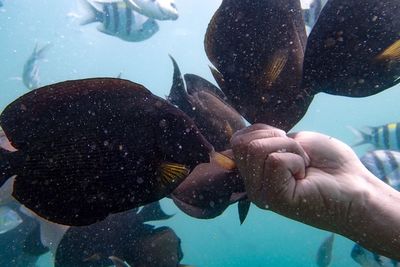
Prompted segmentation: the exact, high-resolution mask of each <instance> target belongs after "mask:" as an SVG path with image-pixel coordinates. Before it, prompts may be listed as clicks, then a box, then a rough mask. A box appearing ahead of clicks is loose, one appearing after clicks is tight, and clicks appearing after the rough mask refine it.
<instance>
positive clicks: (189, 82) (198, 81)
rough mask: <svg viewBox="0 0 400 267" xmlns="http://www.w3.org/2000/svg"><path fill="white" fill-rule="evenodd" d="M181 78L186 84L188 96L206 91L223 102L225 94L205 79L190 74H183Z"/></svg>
mask: <svg viewBox="0 0 400 267" xmlns="http://www.w3.org/2000/svg"><path fill="white" fill-rule="evenodd" d="M183 77H184V79H185V83H186V90H187V92H188V93H189V94H190V95H192V94H194V93H197V92H201V91H206V92H211V93H212V94H213V95H216V96H218V97H219V98H221V99H223V100H226V96H225V94H224V93H223V92H222V91H221V90H220V89H219V88H218V87H216V86H215V85H214V84H212V83H210V82H209V81H207V80H206V79H203V78H202V77H200V76H198V75H195V74H190V73H187V74H185V75H184V76H183Z"/></svg>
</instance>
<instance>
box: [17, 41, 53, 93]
mask: <svg viewBox="0 0 400 267" xmlns="http://www.w3.org/2000/svg"><path fill="white" fill-rule="evenodd" d="M49 47H50V44H46V45H44V46H42V47H41V48H39V46H38V45H37V44H36V45H35V48H34V49H33V52H32V54H31V55H30V57H29V58H28V60H27V61H26V62H25V65H24V69H23V72H22V81H23V83H24V85H25V86H26V88H28V89H29V90H33V89H36V88H38V87H39V85H40V77H39V61H40V60H43V59H44V56H45V54H46V52H47V50H48V48H49Z"/></svg>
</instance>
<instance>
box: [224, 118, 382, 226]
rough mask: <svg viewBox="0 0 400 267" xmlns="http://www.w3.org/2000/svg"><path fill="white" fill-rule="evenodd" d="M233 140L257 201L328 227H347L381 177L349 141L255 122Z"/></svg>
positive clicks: (288, 214)
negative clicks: (366, 165)
mask: <svg viewBox="0 0 400 267" xmlns="http://www.w3.org/2000/svg"><path fill="white" fill-rule="evenodd" d="M231 144H232V149H233V151H234V154H235V160H236V162H237V165H238V168H239V170H240V172H241V174H242V176H243V177H244V181H245V186H246V191H247V194H248V197H249V199H250V200H251V201H252V202H253V203H255V204H256V205H257V206H258V207H260V208H263V209H270V210H272V211H274V212H277V213H279V214H281V215H284V216H286V217H289V218H292V219H295V220H298V221H301V222H304V223H307V224H310V225H313V226H315V227H318V228H322V229H325V230H329V231H333V232H339V233H341V232H343V229H345V228H346V227H348V226H347V224H348V222H349V220H352V218H354V217H355V216H358V215H359V213H360V212H363V209H364V208H365V207H364V206H363V205H362V204H359V203H360V202H362V201H363V200H364V199H365V197H366V195H367V194H368V193H366V192H369V188H370V187H371V186H372V187H373V184H374V183H375V182H376V181H375V180H374V179H372V178H371V174H370V173H369V172H368V171H367V170H366V168H365V167H364V166H363V165H362V163H361V162H360V161H359V159H358V157H357V155H356V154H355V153H354V152H353V151H352V149H351V148H350V147H349V146H347V145H346V144H344V143H342V142H340V141H339V140H337V139H335V138H332V137H329V136H326V135H323V134H318V133H313V132H300V133H296V134H290V135H286V133H285V132H283V131H281V130H279V129H276V128H273V127H270V126H267V125H262V124H255V125H252V126H250V127H248V128H246V129H244V130H241V131H239V132H237V133H236V134H235V135H234V136H233V137H232V140H231Z"/></svg>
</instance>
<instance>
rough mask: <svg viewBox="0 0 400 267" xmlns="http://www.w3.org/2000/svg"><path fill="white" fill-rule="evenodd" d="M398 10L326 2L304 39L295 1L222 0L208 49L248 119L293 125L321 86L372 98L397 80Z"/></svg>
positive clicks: (344, 0) (384, 4)
mask: <svg viewBox="0 0 400 267" xmlns="http://www.w3.org/2000/svg"><path fill="white" fill-rule="evenodd" d="M354 10H357V14H353V13H354V12H353V11H354ZM399 12H400V3H399V2H398V1H391V0H384V1H381V0H367V1H365V0H355V1H348V0H334V1H333V0H329V1H328V2H327V4H326V5H325V7H324V8H323V9H322V11H321V14H320V16H319V18H318V20H317V22H316V24H315V25H314V27H313V29H312V31H311V33H310V36H309V37H308V39H307V35H306V31H305V24H304V20H303V16H302V10H301V6H300V1H298V0H288V1H281V0H271V1H251V0H223V1H222V4H221V6H220V7H219V8H218V10H217V11H216V13H215V14H214V16H213V18H212V20H211V21H210V23H209V25H208V28H207V33H206V36H205V41H204V42H205V50H206V54H207V56H208V58H209V59H210V61H211V62H212V64H213V66H214V68H213V69H212V73H213V75H214V77H215V79H216V81H217V83H218V85H219V87H220V88H221V90H222V91H223V92H224V93H225V94H226V96H227V97H228V100H229V101H230V103H232V105H233V107H234V108H235V109H236V110H238V112H239V113H240V114H241V115H242V116H243V117H244V118H245V119H246V120H247V121H248V122H250V123H257V122H259V123H265V124H269V125H272V126H275V127H278V128H280V129H283V130H286V131H288V130H290V129H291V128H292V127H293V126H294V125H295V124H296V123H297V122H298V121H299V120H300V119H301V118H302V117H303V116H304V114H305V113H306V111H307V109H308V107H309V105H310V103H311V101H312V99H313V97H314V95H316V94H317V93H319V92H326V93H330V94H336V95H345V96H350V97H361V96H370V95H373V94H376V93H378V92H381V91H383V90H385V89H387V88H390V87H392V86H394V85H395V84H397V83H398V82H400V78H399V77H400V40H399V36H398V32H399V31H400V16H398V14H399ZM360 44H362V45H360Z"/></svg>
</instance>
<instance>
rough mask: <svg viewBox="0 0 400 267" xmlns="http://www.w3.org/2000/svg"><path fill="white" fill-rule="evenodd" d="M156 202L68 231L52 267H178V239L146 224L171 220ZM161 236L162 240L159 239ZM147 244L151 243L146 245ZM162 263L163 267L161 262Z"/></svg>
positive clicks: (167, 232)
mask: <svg viewBox="0 0 400 267" xmlns="http://www.w3.org/2000/svg"><path fill="white" fill-rule="evenodd" d="M171 217H172V216H171V215H168V214H166V213H165V212H164V211H163V210H162V209H161V207H160V204H159V202H154V203H151V204H149V205H146V206H144V207H143V208H142V209H141V210H140V211H138V210H137V209H136V210H130V211H126V212H123V213H118V214H112V215H110V216H109V217H107V218H106V219H105V220H104V221H101V222H98V223H95V224H92V225H88V226H83V227H70V228H69V229H68V230H67V232H66V233H65V234H64V236H63V237H62V239H61V241H60V243H59V245H58V248H57V250H56V252H55V265H54V266H55V267H70V266H80V267H89V266H96V267H105V266H109V265H110V260H109V259H111V260H112V261H113V262H114V265H115V266H124V264H126V265H130V266H132V267H136V266H139V267H140V266H143V267H145V266H165V267H176V266H179V263H180V261H181V260H182V257H183V253H182V249H181V245H180V239H179V237H178V236H177V235H176V234H175V233H174V231H173V230H172V229H171V228H167V227H160V228H156V227H154V226H152V225H150V224H147V222H149V221H160V220H166V219H169V218H171ZM161 233H164V235H165V237H161V238H159V237H160V235H162V234H161ZM149 241H150V242H149ZM162 261H164V264H162V263H161V262H162Z"/></svg>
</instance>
